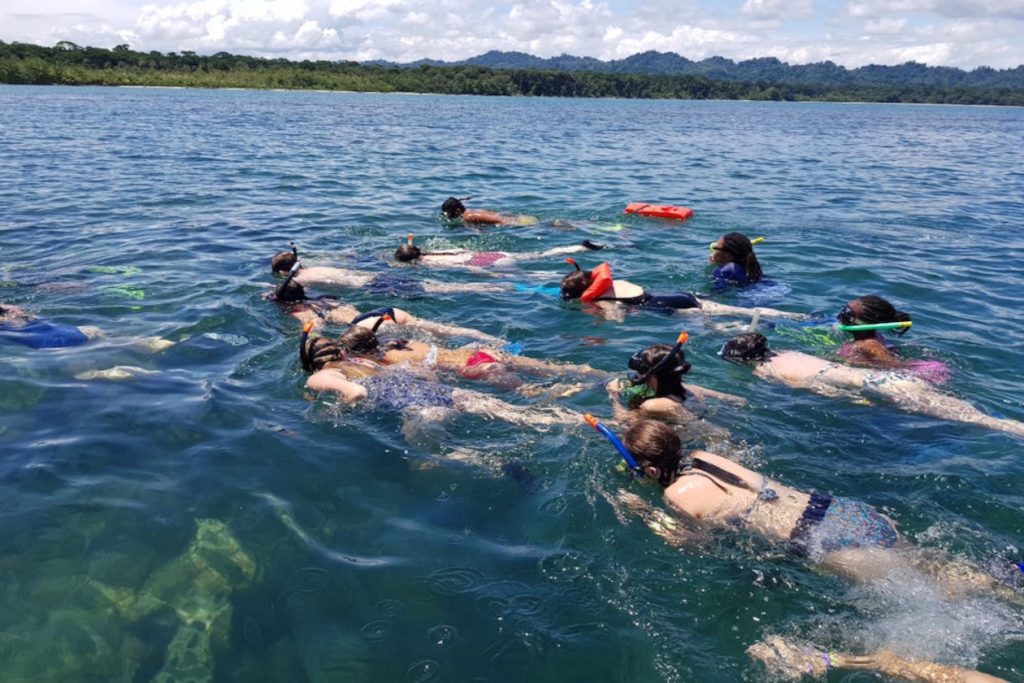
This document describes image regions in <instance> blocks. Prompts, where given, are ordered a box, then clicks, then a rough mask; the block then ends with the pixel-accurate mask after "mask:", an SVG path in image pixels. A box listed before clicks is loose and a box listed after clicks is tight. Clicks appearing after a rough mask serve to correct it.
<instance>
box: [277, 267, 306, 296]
mask: <svg viewBox="0 0 1024 683" xmlns="http://www.w3.org/2000/svg"><path fill="white" fill-rule="evenodd" d="M300 268H302V263H301V262H300V261H296V262H295V265H293V266H292V267H291V270H289V271H288V277H286V278H285V279H284V282H282V283H281V284H279V285H278V286H277V289H275V290H274V300H275V301H283V300H282V299H281V294H282V293H284V291H285V289H287V288H288V285H290V284H291V282H292V280H294V279H295V276H296V275H297V274H298V273H299V269H300ZM299 286H300V287H301V285H299ZM305 298H306V292H305V291H303V292H302V297H301V298H300V299H296V301H302V300H303V299H305ZM286 303H287V302H286Z"/></svg>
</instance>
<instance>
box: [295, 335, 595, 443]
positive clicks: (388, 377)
mask: <svg viewBox="0 0 1024 683" xmlns="http://www.w3.org/2000/svg"><path fill="white" fill-rule="evenodd" d="M309 330H310V328H309V327H308V325H307V327H306V328H304V329H303V334H302V339H301V342H300V345H299V359H300V361H301V362H302V367H303V369H304V370H305V371H306V372H308V373H309V374H310V376H309V379H307V380H306V387H307V388H308V389H310V390H312V391H317V392H331V393H334V394H337V395H338V396H339V397H340V398H341V399H342V400H343V401H344V402H345V403H349V404H355V403H361V402H365V403H369V404H370V405H374V406H376V407H381V408H388V409H391V410H395V411H398V412H400V413H402V414H403V416H404V417H407V418H419V419H421V420H427V421H430V422H436V421H440V420H443V419H445V418H447V417H449V416H451V415H453V414H456V413H460V412H465V413H473V414H475V415H480V416H482V417H486V418H489V419H499V420H504V421H506V422H511V423H513V424H518V425H524V426H531V427H541V426H548V425H553V424H573V423H574V422H576V421H578V420H579V419H580V418H581V416H580V415H579V414H578V413H574V412H572V411H570V410H566V409H564V408H560V407H557V406H547V407H544V408H537V407H529V406H517V405H513V404H511V403H506V402H505V401H502V400H500V399H497V398H495V397H493V396H489V395H487V394H482V393H480V392H478V391H471V390H468V389H460V388H456V387H451V386H448V385H446V384H441V383H439V382H437V381H435V380H433V379H431V378H429V377H425V376H422V375H418V374H417V373H415V372H414V367H410V366H407V365H402V366H397V367H386V366H383V365H380V364H379V363H376V362H373V361H371V360H369V359H366V358H362V357H358V356H353V355H350V354H349V353H347V352H346V350H345V349H344V348H343V347H342V346H341V345H340V344H338V343H337V342H335V341H332V340H330V339H327V338H325V337H315V338H309V337H308V334H309ZM407 426H408V425H407Z"/></svg>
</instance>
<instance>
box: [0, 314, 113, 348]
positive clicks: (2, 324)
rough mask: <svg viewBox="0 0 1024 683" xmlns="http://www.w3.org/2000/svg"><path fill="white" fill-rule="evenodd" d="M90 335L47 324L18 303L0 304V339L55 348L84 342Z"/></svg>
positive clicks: (85, 332)
mask: <svg viewBox="0 0 1024 683" xmlns="http://www.w3.org/2000/svg"><path fill="white" fill-rule="evenodd" d="M94 336H96V334H92V330H83V329H82V328H80V327H73V326H71V325H62V324H60V323H51V322H49V321H46V320H43V319H41V318H37V317H35V316H34V315H32V314H31V313H28V312H27V311H25V310H24V309H22V308H20V307H19V306H13V305H10V304H2V305H0V339H3V340H6V341H10V342H14V343H16V344H21V345H22V346H28V347H30V348H33V349H57V348H64V347H67V346H78V345H79V344H84V343H85V342H87V341H89V339H91V338H92V337H94Z"/></svg>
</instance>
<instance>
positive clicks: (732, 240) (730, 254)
mask: <svg viewBox="0 0 1024 683" xmlns="http://www.w3.org/2000/svg"><path fill="white" fill-rule="evenodd" d="M711 261H712V262H713V263H732V262H734V261H735V262H736V263H739V264H740V265H741V266H743V270H744V271H746V273H747V280H748V281H750V282H757V281H758V280H760V279H761V277H762V276H763V275H764V274H763V273H762V272H761V264H760V263H759V262H758V260H757V256H756V255H755V254H754V245H753V244H751V242H750V239H749V238H748V237H747V236H746V235H744V234H743V233H741V232H730V233H728V234H726V235H723V236H722V237H721V239H719V240H718V241H717V242H715V244H714V245H712V247H711Z"/></svg>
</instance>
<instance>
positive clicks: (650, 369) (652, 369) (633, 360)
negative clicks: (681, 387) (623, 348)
mask: <svg viewBox="0 0 1024 683" xmlns="http://www.w3.org/2000/svg"><path fill="white" fill-rule="evenodd" d="M689 338H690V335H689V334H688V333H687V332H686V331H685V330H684V331H682V332H680V333H679V337H677V338H676V345H675V346H673V347H672V350H671V351H669V352H668V354H667V355H666V356H665V357H664V358H662V359H661V360H660V361H658V362H657V363H655V364H654V365H648V364H647V360H646V359H645V358H644V354H645V352H646V351H647V349H646V348H643V349H640V350H639V351H637V352H636V353H634V354H633V355H632V356H630V357H629V369H630V370H631V371H632V372H630V373H629V375H628V379H629V381H630V382H631V383H632V384H633V386H637V385H640V384H644V383H646V382H647V380H648V379H650V378H651V376H652V375H654V374H655V373H657V372H658V371H659V370H661V369H662V368H664V367H665V366H667V365H668V364H669V363H671V362H673V361H675V360H678V361H679V362H678V365H676V366H675V367H674V368H672V372H673V373H676V374H679V375H685V374H686V373H687V372H689V371H690V368H691V367H692V366H691V365H690V364H689V363H687V362H686V354H684V353H683V344H685V343H686V341H687V340H688V339H689Z"/></svg>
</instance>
